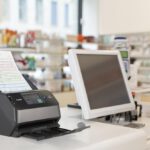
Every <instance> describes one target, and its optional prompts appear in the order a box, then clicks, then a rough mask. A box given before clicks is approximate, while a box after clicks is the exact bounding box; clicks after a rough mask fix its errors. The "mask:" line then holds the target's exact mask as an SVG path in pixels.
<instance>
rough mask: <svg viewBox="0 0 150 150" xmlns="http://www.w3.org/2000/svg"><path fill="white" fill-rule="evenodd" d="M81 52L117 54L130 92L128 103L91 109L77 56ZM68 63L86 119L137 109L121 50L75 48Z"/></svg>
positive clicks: (71, 51)
mask: <svg viewBox="0 0 150 150" xmlns="http://www.w3.org/2000/svg"><path fill="white" fill-rule="evenodd" d="M79 54H81V55H84V54H86V55H87V54H88V55H93V54H94V55H95V54H96V55H109V56H111V55H112V56H113V55H116V56H117V58H118V60H119V65H120V69H121V72H122V76H123V80H124V83H125V87H126V89H127V93H128V97H129V100H130V102H129V103H127V104H121V105H116V106H111V107H105V108H99V109H91V108H90V104H89V101H88V96H87V93H86V88H85V85H84V81H83V77H82V73H81V68H80V65H79V61H78V57H77V55H79ZM68 63H69V66H70V70H71V75H72V79H73V83H74V88H75V92H76V97H77V101H78V103H79V104H80V106H81V108H82V113H83V117H84V119H93V118H97V117H103V116H107V115H112V114H117V113H122V112H126V111H131V110H134V109H135V104H134V101H133V97H132V94H131V91H130V89H129V87H128V81H127V76H126V73H125V69H124V65H123V62H122V58H121V55H120V53H119V51H116V50H107V51H106V50H96V51H90V50H76V49H74V50H70V51H69V58H68Z"/></svg>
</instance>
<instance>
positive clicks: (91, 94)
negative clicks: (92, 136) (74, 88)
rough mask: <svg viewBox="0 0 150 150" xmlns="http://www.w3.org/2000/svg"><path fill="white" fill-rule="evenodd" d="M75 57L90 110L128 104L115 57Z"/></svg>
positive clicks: (79, 55)
mask: <svg viewBox="0 0 150 150" xmlns="http://www.w3.org/2000/svg"><path fill="white" fill-rule="evenodd" d="M77 57H78V61H79V65H80V69H81V73H82V77H83V82H84V85H85V89H86V93H87V96H88V101H89V104H90V108H91V109H98V108H104V107H109V106H115V105H122V104H126V103H129V102H130V100H129V97H128V92H127V89H126V87H125V83H124V80H123V76H122V72H121V69H120V64H119V62H118V58H117V56H116V55H111V56H109V55H88V54H87V55H86V54H84V55H83V54H78V55H77Z"/></svg>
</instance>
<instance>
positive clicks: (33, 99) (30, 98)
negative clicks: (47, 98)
mask: <svg viewBox="0 0 150 150" xmlns="http://www.w3.org/2000/svg"><path fill="white" fill-rule="evenodd" d="M22 97H23V99H24V100H25V102H26V103H27V104H28V105H33V104H42V103H44V102H43V100H42V99H41V98H40V96H39V95H37V94H23V95H22Z"/></svg>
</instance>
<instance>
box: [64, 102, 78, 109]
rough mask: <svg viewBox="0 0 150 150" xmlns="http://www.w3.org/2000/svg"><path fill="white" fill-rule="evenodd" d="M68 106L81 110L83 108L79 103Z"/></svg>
mask: <svg viewBox="0 0 150 150" xmlns="http://www.w3.org/2000/svg"><path fill="white" fill-rule="evenodd" d="M67 106H68V107H70V108H76V109H81V106H80V105H79V104H78V103H74V104H68V105H67Z"/></svg>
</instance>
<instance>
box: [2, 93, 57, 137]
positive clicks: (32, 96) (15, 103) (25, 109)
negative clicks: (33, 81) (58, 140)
mask: <svg viewBox="0 0 150 150" xmlns="http://www.w3.org/2000/svg"><path fill="white" fill-rule="evenodd" d="M59 119H60V109H59V104H58V102H57V101H56V99H55V97H54V96H53V95H52V94H51V93H50V92H49V91H46V90H32V91H27V92H19V93H8V94H4V93H0V122H1V123H0V134H2V135H6V136H14V137H19V136H23V135H28V133H30V134H31V133H34V134H33V135H36V132H39V131H44V130H50V129H52V128H55V130H56V128H59V124H58V121H59Z"/></svg>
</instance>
